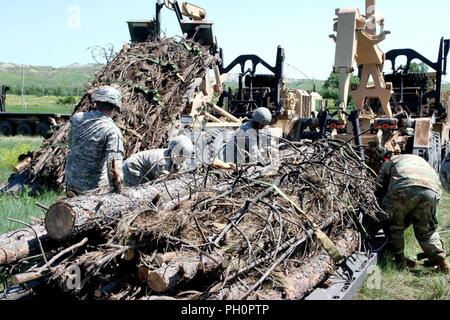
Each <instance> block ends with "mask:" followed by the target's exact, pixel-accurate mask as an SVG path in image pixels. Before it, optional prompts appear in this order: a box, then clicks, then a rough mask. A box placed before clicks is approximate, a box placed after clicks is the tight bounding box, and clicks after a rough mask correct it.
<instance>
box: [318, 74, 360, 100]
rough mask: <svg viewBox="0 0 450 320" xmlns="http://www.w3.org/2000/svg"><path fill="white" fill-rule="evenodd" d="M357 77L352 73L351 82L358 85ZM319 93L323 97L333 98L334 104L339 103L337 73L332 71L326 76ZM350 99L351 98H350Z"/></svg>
mask: <svg viewBox="0 0 450 320" xmlns="http://www.w3.org/2000/svg"><path fill="white" fill-rule="evenodd" d="M359 82H360V81H359V78H358V77H357V76H355V75H352V78H351V84H352V85H358V84H359ZM319 93H320V95H321V96H322V97H323V98H324V99H329V100H334V102H335V105H336V106H338V105H339V75H338V74H337V73H334V72H332V73H331V74H330V76H329V77H328V79H327V81H325V84H324V85H323V87H322V89H321V90H320V92H319ZM350 101H351V100H350Z"/></svg>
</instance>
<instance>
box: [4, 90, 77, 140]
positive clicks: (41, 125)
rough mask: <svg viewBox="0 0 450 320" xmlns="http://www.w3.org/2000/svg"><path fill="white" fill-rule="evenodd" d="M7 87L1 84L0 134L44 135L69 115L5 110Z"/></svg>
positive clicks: (68, 117) (63, 121)
mask: <svg viewBox="0 0 450 320" xmlns="http://www.w3.org/2000/svg"><path fill="white" fill-rule="evenodd" d="M8 91H9V87H8V86H5V85H3V86H2V87H1V92H0V135H3V136H7V137H9V136H15V135H21V136H34V135H36V136H45V135H47V133H48V132H49V131H50V130H51V129H52V127H54V126H57V125H60V124H63V123H65V122H67V121H69V119H70V115H62V114H55V113H26V112H7V111H6V103H5V101H6V93H7V92H8Z"/></svg>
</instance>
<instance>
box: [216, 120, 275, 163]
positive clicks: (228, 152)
mask: <svg viewBox="0 0 450 320" xmlns="http://www.w3.org/2000/svg"><path fill="white" fill-rule="evenodd" d="M271 147H272V138H271V135H270V132H269V131H268V130H266V129H260V130H257V129H254V120H251V121H249V122H247V123H245V124H243V125H242V126H241V127H240V128H239V129H238V130H237V131H236V132H235V133H234V135H233V138H232V140H231V141H230V142H229V143H227V145H226V147H225V150H224V153H225V155H224V160H225V162H233V163H235V164H237V165H239V164H257V163H261V164H264V165H265V164H268V163H270V162H271V152H270V151H271Z"/></svg>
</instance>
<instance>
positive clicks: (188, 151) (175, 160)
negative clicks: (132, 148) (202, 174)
mask: <svg viewBox="0 0 450 320" xmlns="http://www.w3.org/2000/svg"><path fill="white" fill-rule="evenodd" d="M193 153H194V145H193V144H192V141H191V140H190V139H189V138H187V137H186V136H179V137H176V138H175V139H173V140H171V141H170V143H169V147H168V148H167V149H155V150H148V151H143V152H140V153H137V154H135V155H132V156H131V157H130V158H129V159H127V160H126V161H125V162H124V164H123V175H124V182H125V185H126V186H127V187H136V186H138V185H140V184H143V183H147V182H150V181H153V180H156V179H159V178H160V177H161V176H163V175H165V174H169V173H175V172H178V171H179V170H180V169H181V168H182V167H183V165H185V164H186V162H187V161H188V160H189V159H191V158H192V155H193Z"/></svg>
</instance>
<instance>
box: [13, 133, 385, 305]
mask: <svg viewBox="0 0 450 320" xmlns="http://www.w3.org/2000/svg"><path fill="white" fill-rule="evenodd" d="M272 166H273V168H272V171H274V170H275V171H276V172H277V174H275V175H270V176H268V175H267V174H266V171H267V170H265V169H264V168H260V167H255V166H248V167H244V168H237V169H236V171H235V172H228V171H227V172H216V171H214V168H197V169H196V170H195V171H192V170H191V171H189V172H185V173H183V174H181V175H179V176H175V177H170V178H165V179H161V180H159V181H155V183H154V184H148V185H144V186H141V187H139V188H135V189H128V190H126V191H125V193H124V194H121V195H118V194H103V195H88V196H82V197H78V198H73V199H64V200H62V201H61V202H59V203H58V204H56V205H55V206H54V207H52V208H50V209H49V212H48V213H47V219H46V220H47V224H46V226H47V229H48V231H49V233H51V234H52V237H55V234H56V237H57V238H64V237H67V236H71V235H74V234H76V235H78V236H83V235H85V236H86V239H87V240H85V241H87V242H83V243H81V244H80V243H74V242H73V240H67V241H68V242H67V244H65V246H64V248H63V249H61V250H58V251H54V252H53V253H52V255H51V256H50V255H49V258H50V261H47V262H45V261H41V262H35V263H37V264H35V265H34V266H33V267H31V268H29V266H28V269H27V268H26V266H27V265H24V264H22V263H21V262H18V263H17V264H15V265H14V268H13V269H12V270H21V271H22V270H23V272H24V273H18V274H16V273H17V272H16V273H14V272H13V273H12V274H11V276H12V277H13V278H12V280H14V282H15V283H21V282H24V281H25V282H28V281H32V280H34V281H39V280H40V279H42V278H39V277H44V278H43V279H45V281H43V283H42V286H53V287H55V288H61V287H62V288H63V289H60V290H62V291H64V292H65V291H67V288H66V287H67V286H66V285H65V284H66V283H67V281H69V280H70V279H71V278H70V277H71V272H72V271H73V270H74V268H75V269H77V270H80V272H81V273H82V274H83V278H82V279H83V281H82V282H81V284H80V287H79V288H77V289H76V290H72V291H69V293H70V294H71V295H72V296H74V297H76V298H78V299H143V300H158V299H163V300H171V299H302V298H304V297H305V296H306V295H307V294H308V293H309V292H310V291H311V290H312V289H314V288H315V287H316V286H317V285H319V284H320V283H321V282H322V281H323V280H324V279H326V277H327V276H328V275H329V274H331V273H333V272H334V271H336V270H337V269H338V267H339V265H340V263H341V261H338V260H337V258H336V256H335V255H334V254H332V251H330V248H329V247H328V245H329V244H330V243H332V244H333V245H334V246H335V248H334V249H335V250H336V251H339V253H340V255H341V256H343V257H348V256H350V255H352V254H353V253H355V252H356V251H357V249H358V248H359V247H361V241H364V238H363V236H365V235H366V233H367V232H366V231H365V230H364V228H366V227H367V226H366V225H365V224H363V223H365V221H376V220H377V219H378V220H380V219H381V218H384V213H383V211H382V210H381V209H380V208H379V205H378V203H377V199H376V197H375V195H374V188H375V186H376V182H375V181H376V179H375V176H374V175H373V173H372V172H371V171H370V170H369V169H368V168H366V167H364V165H361V163H360V162H359V161H358V159H357V158H356V157H355V156H354V151H353V150H352V149H351V147H349V146H347V145H345V144H341V143H336V142H329V141H318V142H314V143H311V142H303V143H299V144H290V143H288V144H287V145H286V146H285V148H284V150H283V153H282V157H281V158H280V161H279V162H278V163H273V164H272ZM156 200H159V201H158V202H156ZM61 217H64V218H62V219H61ZM49 221H52V222H49ZM66 221H68V222H69V223H66ZM361 221H362V222H363V223H361ZM62 222H64V223H62ZM58 224H59V226H63V228H62V230H64V231H61V228H59V226H58ZM55 226H58V228H56V227H55ZM52 228H53V229H52ZM366 229H367V231H369V230H371V228H366ZM92 230H95V231H96V232H91V233H90V232H89V231H92ZM318 230H320V231H321V232H323V234H325V235H326V236H327V237H328V238H329V239H330V240H329V241H330V243H328V245H327V246H325V245H324V244H325V242H323V241H322V240H321V238H318V236H320V237H322V235H321V233H319V232H318ZM369 236H370V234H369ZM67 239H70V237H69V238H67ZM36 279H37V280H36ZM343 281H347V279H343ZM64 288H65V289H64Z"/></svg>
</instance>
